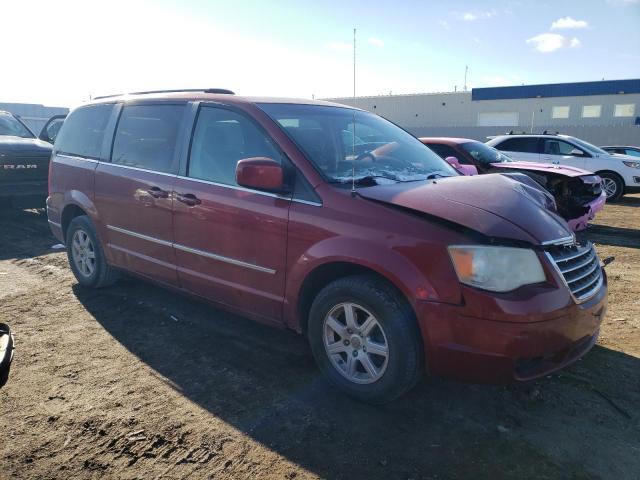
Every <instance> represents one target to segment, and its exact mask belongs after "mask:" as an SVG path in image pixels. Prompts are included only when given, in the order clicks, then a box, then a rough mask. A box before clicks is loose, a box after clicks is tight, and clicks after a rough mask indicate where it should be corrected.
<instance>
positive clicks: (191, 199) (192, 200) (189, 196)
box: [176, 193, 202, 207]
mask: <svg viewBox="0 0 640 480" xmlns="http://www.w3.org/2000/svg"><path fill="white" fill-rule="evenodd" d="M176 200H178V201H179V202H182V203H184V204H185V205H189V206H190V207H195V206H196V205H200V204H201V203H202V200H200V199H199V198H198V197H196V196H195V195H194V194H193V193H178V194H177V195H176Z"/></svg>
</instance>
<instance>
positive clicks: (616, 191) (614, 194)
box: [597, 172, 624, 202]
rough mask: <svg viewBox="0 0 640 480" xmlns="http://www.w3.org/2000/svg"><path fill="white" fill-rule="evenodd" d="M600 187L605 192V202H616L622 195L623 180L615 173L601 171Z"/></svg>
mask: <svg viewBox="0 0 640 480" xmlns="http://www.w3.org/2000/svg"><path fill="white" fill-rule="evenodd" d="M597 175H599V176H600V178H602V188H603V189H604V191H605V192H606V194H607V202H617V201H618V200H620V199H621V198H622V196H623V195H624V181H623V180H622V178H621V177H620V175H618V174H617V173H613V172H601V173H598V174H597ZM610 192H611V193H610Z"/></svg>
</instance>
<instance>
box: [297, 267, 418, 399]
mask: <svg viewBox="0 0 640 480" xmlns="http://www.w3.org/2000/svg"><path fill="white" fill-rule="evenodd" d="M308 336H309V342H310V344H311V349H312V351H313V354H314V357H315V359H316V362H317V363H318V366H319V367H320V370H321V371H322V373H323V374H324V376H325V377H326V378H327V380H329V382H330V383H332V384H333V385H335V386H336V387H338V388H340V389H341V390H343V391H344V392H346V393H347V394H349V395H351V396H352V397H355V398H357V399H359V400H362V401H365V402H368V403H374V404H381V403H386V402H389V401H391V400H393V399H395V398H397V397H399V396H400V395H402V394H403V393H405V392H406V391H408V390H409V389H410V388H411V387H413V385H414V384H415V383H416V381H417V380H418V379H419V378H420V375H421V373H422V363H423V352H422V341H421V336H420V333H419V329H418V327H417V323H416V320H415V315H414V314H413V311H412V309H411V308H410V306H408V305H407V304H406V301H404V299H403V298H402V297H401V294H400V293H399V292H397V291H396V290H395V289H394V288H393V287H391V286H390V285H389V284H387V283H386V282H385V281H384V280H382V279H379V278H377V277H375V276H368V275H357V276H352V277H346V278H342V279H339V280H336V281H334V282H332V283H330V284H329V285H327V286H326V287H325V288H323V289H322V290H321V291H320V293H319V294H318V296H317V297H316V299H315V300H314V302H313V304H312V306H311V311H310V315H309V328H308Z"/></svg>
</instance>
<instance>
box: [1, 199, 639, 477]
mask: <svg viewBox="0 0 640 480" xmlns="http://www.w3.org/2000/svg"><path fill="white" fill-rule="evenodd" d="M596 224H597V225H594V226H593V227H591V228H590V231H589V232H588V234H587V235H588V237H589V238H591V239H592V240H593V241H595V242H597V244H598V247H597V248H598V251H599V253H600V256H601V258H605V257H608V256H615V261H614V263H612V264H611V265H609V266H608V267H607V272H608V274H609V305H610V306H609V310H608V313H607V316H606V320H605V322H604V325H603V328H602V334H601V337H600V340H599V342H598V344H597V346H596V347H594V349H593V350H592V351H591V352H590V353H589V354H588V355H586V356H585V357H584V358H583V359H582V360H581V361H579V362H578V363H577V364H575V365H574V366H572V367H571V368H568V369H567V370H565V371H563V372H561V373H560V374H556V375H552V376H550V377H547V378H544V379H542V380H539V381H536V382H533V383H529V384H524V385H513V386H509V387H493V386H479V385H468V384H462V383H456V382H450V381H445V380H441V379H436V378H425V379H424V380H423V381H422V382H421V383H420V384H419V385H418V387H417V388H416V389H415V390H413V391H412V392H411V393H410V394H408V395H407V396H405V397H404V398H402V399H400V400H398V401H396V402H394V403H392V404H390V405H387V406H385V407H371V406H367V405H363V404H360V403H357V402H355V401H352V400H350V399H348V398H346V397H344V396H343V395H341V394H340V393H338V392H336V391H335V390H333V389H331V388H330V387H328V386H327V385H326V384H325V383H324V381H323V380H322V379H321V378H320V377H319V372H318V370H317V369H316V367H315V366H314V362H313V359H312V357H311V354H310V351H309V349H308V348H307V346H306V344H305V342H304V340H303V339H302V338H300V337H298V336H296V335H295V334H293V333H290V332H287V331H281V330H277V329H271V328H269V327H265V326H262V325H259V324H255V323H253V322H251V321H249V320H246V319H243V318H240V317H236V316H233V315H229V314H228V313H225V312H222V311H220V310H216V309H214V308H212V307H211V306H210V305H207V304H204V303H200V302H199V301H196V300H193V299H191V298H188V297H183V296H179V295H175V294H173V293H168V292H167V291H165V290H162V289H161V288H158V287H155V286H153V285H150V284H148V283H145V282H142V281H139V280H136V279H131V278H128V279H125V280H122V281H121V282H119V283H118V284H117V285H115V286H113V287H110V288H108V289H104V290H100V291H90V290H85V289H82V288H79V287H78V286H77V285H76V283H75V281H74V278H73V276H72V274H71V272H70V271H69V269H68V268H67V262H66V256H65V254H64V252H63V251H61V250H55V249H52V248H51V247H52V245H54V244H55V243H57V242H56V241H55V240H54V238H53V237H52V236H51V234H50V233H49V230H48V227H47V221H46V216H45V215H44V213H43V212H42V211H23V212H6V211H5V212H2V213H0V322H6V323H9V324H10V325H11V326H12V328H13V330H14V332H15V337H16V348H17V350H16V357H15V362H14V367H13V369H12V372H11V376H10V379H9V383H8V384H7V386H6V387H4V388H3V389H2V390H0V478H19V479H34V478H43V479H48V478H194V479H195V478H216V479H218V478H269V479H270V478H274V479H275V478H280V479H293V478H296V479H306V478H317V477H323V478H344V479H349V480H353V479H360V478H384V479H390V478H398V479H405V480H406V479H422V478H424V479H447V478H452V479H453V478H475V479H480V478H487V479H501V478H514V479H515V478H518V479H520V478H537V479H587V478H589V479H591V478H603V479H604V478H615V479H638V478H640V196H629V197H627V199H626V200H625V201H624V203H620V204H616V205H607V206H606V208H605V210H604V212H602V213H601V214H600V215H599V217H598V218H597V219H596Z"/></svg>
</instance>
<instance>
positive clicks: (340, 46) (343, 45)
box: [326, 42, 353, 51]
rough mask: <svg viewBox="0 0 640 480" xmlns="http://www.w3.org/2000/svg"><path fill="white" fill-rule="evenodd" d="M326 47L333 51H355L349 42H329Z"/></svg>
mask: <svg viewBox="0 0 640 480" xmlns="http://www.w3.org/2000/svg"><path fill="white" fill-rule="evenodd" d="M326 47H327V48H330V49H331V50H343V51H346V50H353V44H352V43H348V42H329V43H327V45H326Z"/></svg>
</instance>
